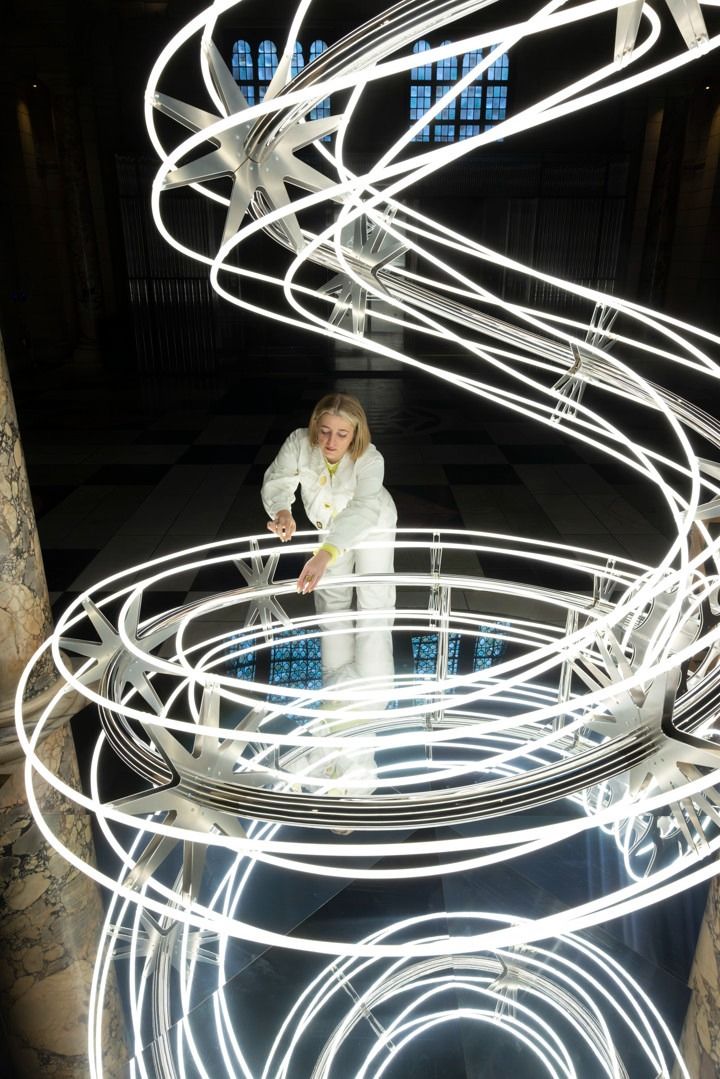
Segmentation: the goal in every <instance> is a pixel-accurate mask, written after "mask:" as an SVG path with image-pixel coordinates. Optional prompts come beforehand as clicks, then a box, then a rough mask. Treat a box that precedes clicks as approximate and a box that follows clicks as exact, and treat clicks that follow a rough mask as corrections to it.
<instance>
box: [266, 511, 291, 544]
mask: <svg viewBox="0 0 720 1079" xmlns="http://www.w3.org/2000/svg"><path fill="white" fill-rule="evenodd" d="M296 528H297V525H296V524H295V518H294V517H293V515H292V513H291V512H290V510H280V511H279V513H276V514H275V516H274V517H273V519H272V521H268V523H267V529H268V531H269V532H274V533H275V535H276V536H277V537H278V539H279V540H280V542H281V543H287V541H288V540H289V539H292V538H293V536H294V535H295V529H296Z"/></svg>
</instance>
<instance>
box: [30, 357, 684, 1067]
mask: <svg viewBox="0 0 720 1079" xmlns="http://www.w3.org/2000/svg"><path fill="white" fill-rule="evenodd" d="M428 359H429V360H431V361H432V362H435V361H437V362H443V360H442V357H428ZM14 386H15V396H16V403H17V408H18V415H19V421H20V427H21V434H22V438H23V443H24V448H25V454H26V459H27V466H28V472H29V477H30V483H31V488H32V492H33V498H34V502H35V507H36V515H37V519H38V527H39V532H40V538H41V543H42V549H43V555H44V559H45V566H46V573H47V579H48V585H49V589H50V593H51V599H52V602H53V604H54V608H55V611H56V613H58V612H60V611H61V610H62V609H63V608H64V607H65V606H66V605H67V603H68V602H69V601H70V600H71V599H72V598H73V597H74V596H76V595H77V594H78V593H79V592H80V591H81V590H82V589H84V588H85V587H87V586H89V585H91V584H94V583H95V582H97V581H98V580H100V579H102V578H104V577H106V576H108V575H111V574H113V573H115V572H117V571H119V570H121V569H124V568H127V567H129V566H131V565H134V564H137V563H140V562H143V561H145V560H148V559H151V558H153V557H156V556H158V555H161V554H166V553H169V552H171V551H175V550H179V549H182V548H186V547H192V546H194V545H196V544H202V543H207V542H209V541H212V540H214V539H222V538H229V537H232V536H241V535H248V534H252V533H254V532H260V531H263V529H264V526H265V515H264V513H263V510H262V507H261V505H260V499H259V487H260V482H261V478H262V474H263V470H264V468H265V466H266V465H267V463H268V462H269V461H270V460H271V459H272V457H273V455H274V453H275V452H276V449H277V447H278V446H279V444H280V442H281V440H282V439H283V438H284V436H285V434H286V433H287V432H289V431H290V430H292V429H293V428H294V427H297V426H302V425H305V423H306V422H307V418H308V415H309V413H310V410H311V408H312V406H313V404H314V402H315V401H316V400H317V398H318V397H319V396H320V395H321V394H323V393H325V392H327V391H328V390H332V389H338V390H343V391H347V392H350V393H353V394H356V395H357V396H358V397H359V398H360V399H361V400H362V401H363V403H364V404H365V406H366V409H367V412H368V416H369V419H370V424H371V429H372V433H373V440H374V442H375V443H376V445H377V446H378V448H379V449H380V450H381V452H382V453H383V454H384V456H385V461H386V484H387V486H388V488H389V489H390V491H391V493H392V495H393V497H394V498H395V500H396V502H397V505H398V510H399V523H400V524H401V525H402V526H406V527H422V528H432V527H435V528H438V527H439V528H442V527H447V528H453V527H465V528H469V529H482V530H493V531H496V532H500V533H503V534H506V535H508V536H513V535H517V534H521V535H523V534H524V535H532V536H535V537H537V538H540V539H546V540H555V541H559V542H561V543H568V544H577V545H580V546H583V547H588V548H594V549H598V550H602V551H604V552H607V553H608V554H617V555H626V556H629V557H631V558H635V559H638V560H640V561H649V562H652V561H654V560H655V559H657V558H659V557H660V556H661V554H662V553H663V552H664V551H665V550H666V548H667V541H668V538H669V536H670V534H671V533H670V531H669V527H670V523H669V520H668V517H667V515H666V513H665V512H664V511H663V509H662V507H661V506H660V505H659V504H658V503H656V502H655V501H654V500H653V496H652V494H650V493H648V492H647V490H645V489H644V488H641V487H640V485H639V484H638V483H637V482H636V481H635V480H634V478H633V475H632V473H631V472H630V471H629V470H627V469H625V468H624V467H623V466H622V465H621V464H609V463H607V462H606V461H603V460H602V459H601V458H600V457H599V455H598V454H597V453H596V452H595V451H593V450H592V449H590V448H587V449H583V448H582V447H578V446H577V445H575V444H573V445H570V444H569V443H568V442H567V440H565V439H564V438H563V437H562V435H560V434H559V433H558V432H557V431H556V430H554V429H549V428H544V429H539V428H537V427H534V426H531V424H530V423H529V422H528V421H526V420H524V419H523V418H522V417H517V416H514V415H512V414H508V413H505V412H503V411H501V410H500V408H498V407H497V406H496V405H495V404H494V403H492V402H491V401H489V400H487V399H484V398H481V399H477V398H474V399H471V398H469V397H468V395H467V394H466V393H464V392H462V391H461V390H460V389H458V388H454V387H453V386H452V385H450V384H448V383H445V382H443V383H439V382H438V381H436V380H434V379H432V378H431V377H430V376H427V375H422V374H419V373H417V372H415V371H411V370H407V369H405V368H403V367H402V366H401V365H400V364H397V363H394V362H392V361H380V360H377V359H372V358H368V357H366V356H364V355H363V354H361V353H359V352H356V351H347V352H344V353H343V352H341V353H338V354H328V353H326V354H323V355H322V356H320V357H314V356H312V355H310V353H309V351H308V348H307V345H306V343H305V342H302V343H301V344H300V345H298V346H297V347H293V348H288V347H277V346H272V345H271V344H267V343H262V344H259V345H258V346H257V347H255V348H252V347H251V348H248V349H246V351H245V353H244V355H243V356H241V357H239V358H238V359H237V360H236V361H235V363H234V364H233V365H229V366H228V367H227V368H226V369H224V370H223V371H221V372H220V373H218V374H217V375H215V376H213V377H205V378H201V377H198V378H195V379H193V378H190V377H188V376H186V375H183V376H178V377H177V378H172V377H169V376H163V377H162V378H160V377H155V378H153V377H150V376H144V377H143V378H140V377H139V376H138V375H137V374H134V373H133V372H132V371H125V370H121V369H118V368H117V367H107V366H105V365H104V364H103V362H102V359H101V358H98V359H97V360H91V361H86V362H84V363H83V364H82V365H80V364H68V365H67V366H65V367H64V368H61V369H58V370H55V371H52V372H47V371H29V372H16V373H15V374H14ZM509 566H510V560H509V559H508V560H507V564H504V560H503V559H502V558H500V557H498V556H496V557H495V558H494V559H493V560H492V564H491V563H490V561H488V562H487V563H486V564H481V567H480V569H481V572H484V573H485V574H487V575H493V576H495V575H502V574H503V573H504V572H510V569H509ZM192 585H193V582H192V580H190V581H188V582H187V589H185V590H184V591H181V590H179V589H178V590H176V591H173V592H169V593H168V592H163V593H158V595H157V597H156V598H157V602H158V604H159V605H161V606H174V605H176V604H178V603H182V602H184V601H185V599H186V598H187V595H188V592H190V594H192ZM601 861H602V852H601V851H600V850H598V849H591V847H590V846H582V847H580V846H579V847H578V849H577V858H576V860H575V861H574V862H572V863H571V864H568V863H565V864H564V865H563V867H562V870H561V872H560V873H559V872H558V866H557V865H554V864H552V863H547V862H543V861H542V860H541V859H538V860H536V861H535V862H533V863H532V864H531V865H529V866H528V868H527V870H526V871H525V875H524V876H523V877H522V878H521V877H513V879H509V878H507V879H501V875H499V876H498V878H497V881H495V882H494V883H492V885H490V886H489V887H490V890H491V893H492V892H493V891H494V892H495V898H496V900H497V901H498V902H502V896H503V895H506V896H507V895H510V894H515V895H517V893H518V891H519V890H521V889H524V890H526V892H527V895H528V897H529V898H528V901H529V902H530V903H531V905H532V903H534V902H535V901H536V900H537V897H538V896H542V897H544V901H545V902H548V903H551V904H553V905H557V904H558V903H561V902H569V901H571V900H573V901H574V900H578V901H579V900H580V899H581V898H582V897H583V896H584V895H585V894H587V892H588V889H589V888H590V886H591V884H592V880H593V878H594V877H595V876H596V875H597V874H602V872H603V866H602V864H601ZM463 888H465V889H466V890H467V889H469V892H472V891H473V889H474V888H476V885H475V884H474V883H473V882H472V881H467V882H465V883H463V881H462V880H459V879H452V880H450V881H449V882H446V883H445V884H442V885H441V884H432V885H425V884H423V885H419V886H417V887H416V889H415V891H414V892H413V895H412V897H411V898H410V899H409V902H411V903H412V904H414V905H415V906H416V907H417V908H418V909H421V910H423V909H424V910H426V909H431V908H433V906H434V905H439V907H440V909H443V906H444V904H446V903H447V904H448V907H447V908H445V909H450V908H451V907H453V906H455V907H457V904H458V903H463V902H465V901H467V902H468V903H469V902H471V901H472V902H476V901H477V902H481V901H483V898H485V899H486V898H487V897H482V896H481V897H478V896H470V895H469V894H468V896H467V897H465V898H464V897H463V894H462V892H463ZM447 889H450V891H451V892H452V893H453V894H452V896H449V895H445V894H444V892H445V890H447ZM382 904H383V895H382V891H381V890H380V891H377V890H373V889H367V888H363V887H362V886H360V887H358V886H355V887H354V888H350V889H347V890H346V891H345V892H344V893H342V894H333V895H330V894H328V895H327V896H324V897H323V896H320V897H318V896H315V897H314V898H310V897H309V898H308V901H307V909H305V910H304V914H303V917H304V918H305V919H306V920H308V921H309V920H311V919H318V918H341V919H344V920H345V922H346V923H352V924H355V923H357V928H358V930H359V931H360V930H361V929H362V930H363V931H367V927H368V926H370V925H372V914H373V911H374V910H375V909H376V908H378V909H379V908H381V907H382ZM378 905H379V907H378ZM702 906H703V896H702V895H701V894H695V895H691V896H686V897H681V898H680V899H678V900H676V901H674V902H673V903H670V904H666V905H664V906H663V907H662V908H658V909H651V910H649V911H648V912H646V913H645V914H643V915H638V916H636V917H634V918H632V919H624V920H622V921H616V922H613V923H610V924H609V925H608V926H607V927H606V928H604V929H602V930H598V931H596V932H595V935H594V938H593V939H595V940H597V941H598V942H600V943H602V944H603V945H605V946H607V947H609V948H610V949H611V950H612V951H613V952H614V954H616V956H617V957H619V958H622V961H623V962H625V963H626V964H629V965H630V966H631V967H632V968H633V971H634V973H635V974H636V976H637V977H638V978H639V979H640V980H641V983H642V984H643V985H644V986H645V988H646V989H647V990H648V991H649V992H650V993H651V994H652V995H653V996H654V997H655V999H656V1000H657V1003H658V1004H659V1006H660V1007H661V1009H662V1010H663V1011H664V1013H665V1014H666V1017H667V1020H668V1022H669V1024H670V1026H671V1029H672V1030H673V1031H674V1032H675V1033H676V1034H679V1029H680V1026H681V1023H682V1017H683V1015H684V1011H685V1007H686V1003H687V990H686V988H685V980H686V978H687V974H688V971H689V966H690V961H691V958H692V953H693V950H694V942H695V938H696V934H697V928H698V923H699V917H700V914H701V912H702ZM359 911H362V912H363V913H362V918H360V917H359V915H358V912H359ZM291 928H292V927H291V926H288V929H291ZM304 928H307V926H305V927H304ZM260 959H262V962H260V961H259V960H260ZM303 962H304V964H305V965H304V966H303ZM303 962H301V961H300V959H299V958H298V957H297V956H294V955H292V953H287V954H285V953H283V952H282V951H279V950H277V949H275V950H273V951H272V952H269V953H263V954H262V955H260V954H257V953H253V954H249V955H247V956H246V957H245V958H244V959H242V960H238V964H237V972H236V974H234V976H233V985H234V989H233V992H235V993H236V995H237V998H238V1001H239V1005H240V1006H241V1005H242V1001H243V1000H244V1001H247V1000H251V999H255V1000H257V999H258V996H263V994H265V995H267V992H268V987H277V986H284V987H285V990H286V995H287V994H289V993H290V992H291V987H292V985H293V983H294V981H296V979H297V978H298V977H300V975H298V972H297V971H298V969H299V968H302V977H306V976H309V975H310V974H312V973H313V969H314V961H311V960H305V961H303ZM269 1000H270V1003H269V1004H268V1007H267V1009H262V1017H259V1018H258V1023H259V1024H260V1023H261V1018H262V1022H263V1023H264V1024H265V1025H266V1026H267V1029H268V1031H270V1030H271V1029H272V1025H273V1021H274V1020H273V1006H274V1005H273V1003H272V1002H273V1001H275V1002H277V1004H278V1010H279V1011H281V1010H282V1009H281V1004H282V994H280V996H278V995H277V994H271V995H270V998H269ZM258 1030H260V1026H258ZM474 1052H475V1051H474V1050H473V1048H472V1046H468V1045H467V1044H463V1042H462V1039H461V1040H460V1041H459V1042H457V1043H453V1044H452V1045H450V1044H449V1043H447V1042H446V1043H445V1044H444V1045H443V1047H442V1053H441V1054H440V1055H439V1056H438V1050H437V1048H433V1047H432V1046H428V1048H427V1059H426V1060H425V1061H424V1063H423V1068H422V1071H421V1072H418V1074H423V1075H425V1076H428V1077H430V1076H434V1075H441V1074H442V1076H443V1077H444V1079H463V1077H465V1076H475V1075H478V1076H480V1075H483V1076H495V1075H497V1076H505V1075H506V1074H507V1071H506V1070H503V1069H504V1067H505V1063H506V1062H505V1063H503V1061H502V1060H495V1061H494V1060H493V1059H492V1057H491V1056H486V1057H485V1058H484V1061H485V1063H484V1064H483V1066H482V1068H481V1069H480V1070H478V1068H479V1065H475V1064H473V1063H472V1062H473V1060H475V1059H476V1058H475V1056H474ZM393 1074H395V1073H393ZM298 1079H300V1077H298ZM583 1079H593V1076H592V1075H589V1074H588V1075H586V1076H584V1077H583Z"/></svg>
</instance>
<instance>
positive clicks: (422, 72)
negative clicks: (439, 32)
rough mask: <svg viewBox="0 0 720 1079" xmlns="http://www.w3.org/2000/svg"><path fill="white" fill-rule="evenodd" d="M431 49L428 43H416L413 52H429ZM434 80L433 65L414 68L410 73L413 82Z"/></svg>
mask: <svg viewBox="0 0 720 1079" xmlns="http://www.w3.org/2000/svg"><path fill="white" fill-rule="evenodd" d="M429 48H430V44H429V42H427V41H416V42H415V44H414V45H413V52H427V50H428V49H429ZM431 78H432V64H422V66H421V67H414V68H413V69H412V71H411V72H410V79H411V81H414V82H417V81H418V80H419V79H431Z"/></svg>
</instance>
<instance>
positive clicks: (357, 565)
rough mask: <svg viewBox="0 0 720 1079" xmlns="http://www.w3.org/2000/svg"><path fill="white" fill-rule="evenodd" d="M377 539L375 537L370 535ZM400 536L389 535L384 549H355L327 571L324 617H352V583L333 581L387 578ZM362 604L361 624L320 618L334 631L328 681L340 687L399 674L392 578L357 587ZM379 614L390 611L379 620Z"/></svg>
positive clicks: (324, 646) (318, 595) (320, 599)
mask: <svg viewBox="0 0 720 1079" xmlns="http://www.w3.org/2000/svg"><path fill="white" fill-rule="evenodd" d="M370 539H372V535H371V536H370ZM394 539H395V536H394V533H388V532H384V533H383V541H385V542H383V545H382V546H378V547H373V548H370V549H367V550H363V549H360V550H357V551H355V550H349V551H345V553H344V554H342V555H340V556H339V557H338V558H337V559H336V560H335V562H333V564H332V565H331V566H329V567H328V569H327V570H326V571H325V575H324V577H323V579H322V583H321V587H320V588H318V589H317V591H315V592H314V593H313V595H314V597H315V610H316V611H317V613H318V615H320V616H322V615H324V614H330V613H332V614H339V613H340V612H342V611H347V612H348V615H352V598H353V596H352V594H353V585H351V584H337V585H333V584H332V578H333V577H339V576H341V575H345V574H348V573H353V572H354V573H361V574H364V573H386V574H392V573H393V569H394V564H393V555H394ZM355 593H356V601H357V603H356V605H357V610H358V612H362V616H361V617H360V618H358V619H357V620H355V619H353V618H352V617H348V618H347V619H337V620H335V619H333V620H332V621H330V620H328V621H324V620H323V619H322V617H320V618H319V619H318V622H319V625H320V628H321V629H322V630H326V631H328V636H326V637H323V638H321V650H322V667H323V682H324V684H325V685H326V686H327V685H333V684H337V683H339V682H344V681H347V680H349V679H353V678H383V677H384V678H387V679H388V680H389V681H391V680H392V678H393V675H394V674H395V666H394V663H393V646H392V624H393V616H392V614H391V613H390V612H391V611H392V609H393V608H394V607H395V585H394V583H393V581H392V577H390V579H388V580H385V581H377V582H373V581H363V582H358V584H357V585H356V586H355ZM373 611H378V612H380V611H385V613H384V614H380V613H378V615H377V617H373V615H372V612H373Z"/></svg>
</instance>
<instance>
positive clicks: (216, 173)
mask: <svg viewBox="0 0 720 1079" xmlns="http://www.w3.org/2000/svg"><path fill="white" fill-rule="evenodd" d="M203 48H204V50H205V55H206V57H207V61H208V66H209V70H210V74H211V76H212V80H213V84H214V86H215V88H216V90H217V93H218V95H219V97H220V99H221V101H222V103H223V106H224V108H225V112H226V115H227V116H232V117H234V118H235V123H234V124H233V126H232V127H231V128H228V129H227V130H226V131H224V132H223V133H222V134H220V135H213V136H212V139H211V140H210V141H211V142H213V143H214V144H215V146H216V149H214V150H211V151H210V152H209V153H207V154H204V155H203V156H201V157H198V158H197V159H196V160H194V161H190V162H188V163H187V164H185V165H179V166H178V167H177V168H175V169H171V170H170V172H168V174H167V175H166V177H165V181H164V185H163V186H164V188H165V189H170V188H174V187H186V186H187V185H188V184H194V183H200V182H207V181H210V180H218V179H221V178H222V177H226V176H228V177H230V178H231V179H232V193H231V196H230V205H229V207H228V212H227V217H226V219H225V228H224V230H223V243H225V242H226V241H227V240H228V239H230V237H231V236H234V235H235V234H236V233H237V232H238V230H239V228H240V226H241V225H242V222H243V220H244V218H245V215H246V214H248V213H250V214H252V215H253V216H256V217H260V216H262V215H263V214H265V213H267V212H268V211H272V210H278V209H282V208H284V207H290V206H291V205H292V199H291V198H290V194H289V192H288V185H291V186H292V187H296V188H300V190H302V191H308V192H316V191H323V190H324V189H325V188H327V187H330V186H331V185H332V182H333V181H332V180H330V179H329V178H328V177H327V176H325V175H324V174H323V173H321V172H319V171H318V170H317V169H315V168H313V167H312V166H311V165H308V164H307V163H306V162H304V161H302V160H301V159H300V158H299V157H298V156H297V152H298V151H299V150H302V149H304V147H306V146H309V145H310V144H311V143H313V142H316V141H317V140H318V139H322V138H324V137H325V136H326V135H330V134H332V133H333V132H334V131H336V130H337V128H338V126H339V124H340V119H341V118H340V117H339V116H328V117H324V118H322V119H320V120H306V121H305V122H304V123H300V124H295V125H292V126H288V127H287V128H283V127H282V124H281V122H280V120H281V116H282V114H281V113H278V123H277V124H276V125H275V127H274V129H273V135H272V137H271V138H270V139H268V140H267V141H266V142H264V143H263V145H262V149H261V150H259V151H256V150H255V149H254V148H253V150H252V154H251V152H250V150H249V145H248V143H249V136H250V135H251V132H253V130H254V129H255V128H256V126H257V124H258V120H257V119H251V120H243V113H244V112H246V111H247V109H248V103H247V101H246V99H245V96H244V94H243V93H242V91H241V89H240V87H239V86H238V85H237V83H236V82H235V80H234V78H233V77H232V73H231V72H230V70H229V69H228V67H227V65H226V64H225V61H224V60H223V59H222V57H221V55H220V53H219V52H218V50H217V48H216V47H215V45H214V44H213V43H212V42H210V41H208V42H205V43H204V44H203ZM286 80H287V71H286V68H285V67H281V68H280V69H279V70H278V72H277V75H276V77H275V78H274V79H273V80H272V82H271V83H270V85H269V86H268V89H267V92H266V95H265V98H266V100H267V99H269V98H273V97H276V96H277V95H278V93H279V92H280V90H281V89H283V88H284V86H285V85H286ZM315 104H316V101H315V100H314V99H313V98H309V99H308V106H307V111H308V112H309V111H310V109H311V108H313V106H314V105H315ZM153 105H154V106H155V108H156V109H158V110H159V111H160V112H162V113H164V115H166V116H170V117H172V119H174V120H177V121H178V122H179V123H181V124H183V125H184V126H185V127H187V128H189V129H190V130H191V131H195V132H197V131H202V130H204V129H205V128H207V127H210V126H211V125H212V124H215V123H217V121H218V120H220V119H221V117H220V116H218V115H217V114H216V113H212V112H207V111H205V110H204V109H199V108H197V107H196V106H194V105H189V104H187V103H186V102H184V101H178V100H177V98H174V97H168V96H167V95H166V94H160V93H157V94H155V97H154V99H153ZM273 228H274V231H275V233H276V235H277V236H278V238H279V239H280V241H281V242H283V243H284V244H285V245H286V246H288V247H291V248H292V249H294V250H296V251H299V250H300V249H301V248H302V247H303V246H304V243H305V240H304V237H303V234H302V230H301V228H300V224H299V222H298V220H297V217H296V216H295V214H292V213H289V214H287V215H286V216H285V217H283V218H282V220H281V221H278V222H277V223H276V224H275V225H274V226H273Z"/></svg>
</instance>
